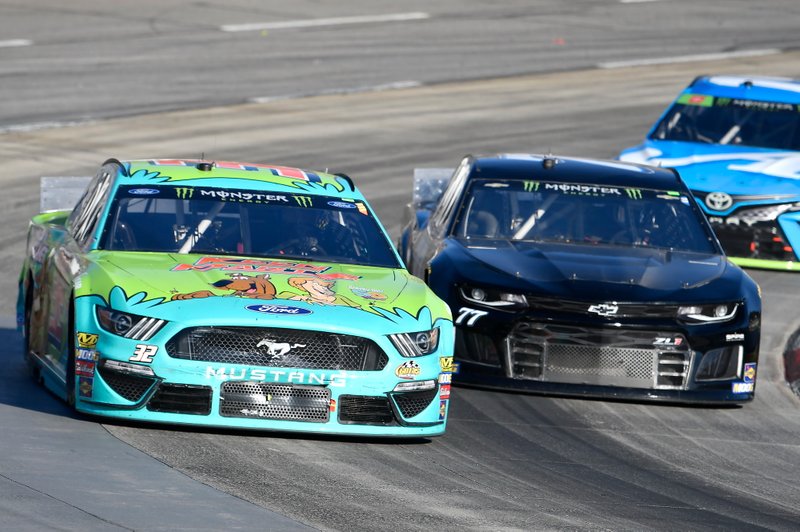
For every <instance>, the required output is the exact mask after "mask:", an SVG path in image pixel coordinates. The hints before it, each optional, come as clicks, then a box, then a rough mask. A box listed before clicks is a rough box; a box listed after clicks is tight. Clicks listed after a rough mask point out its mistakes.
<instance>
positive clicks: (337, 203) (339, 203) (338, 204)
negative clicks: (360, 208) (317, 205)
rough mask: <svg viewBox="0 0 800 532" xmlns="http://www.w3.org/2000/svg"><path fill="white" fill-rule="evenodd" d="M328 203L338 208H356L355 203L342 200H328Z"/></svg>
mask: <svg viewBox="0 0 800 532" xmlns="http://www.w3.org/2000/svg"><path fill="white" fill-rule="evenodd" d="M328 205H330V206H331V207H336V208H339V209H355V208H356V206H355V204H353V203H347V202H344V201H329V202H328Z"/></svg>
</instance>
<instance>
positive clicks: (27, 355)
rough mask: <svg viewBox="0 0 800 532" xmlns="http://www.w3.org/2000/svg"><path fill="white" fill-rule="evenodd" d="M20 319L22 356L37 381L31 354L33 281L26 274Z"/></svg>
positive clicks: (36, 366)
mask: <svg viewBox="0 0 800 532" xmlns="http://www.w3.org/2000/svg"><path fill="white" fill-rule="evenodd" d="M23 312H24V314H23V321H22V356H23V358H24V359H25V363H26V365H27V366H28V371H30V374H31V376H32V377H33V378H34V379H36V380H37V381H40V380H41V377H40V375H39V366H38V365H37V364H36V362H35V360H34V359H33V356H32V355H31V313H32V312H33V281H32V279H31V278H30V276H28V279H27V280H26V281H25V308H24V310H23Z"/></svg>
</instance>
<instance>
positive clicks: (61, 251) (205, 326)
mask: <svg viewBox="0 0 800 532" xmlns="http://www.w3.org/2000/svg"><path fill="white" fill-rule="evenodd" d="M86 185H87V184H86V183H85V182H84V190H85V191H84V192H83V195H82V196H81V198H80V200H79V201H78V202H77V204H75V203H73V204H72V205H75V207H74V208H69V209H66V210H53V211H48V212H43V213H42V214H39V215H37V216H35V217H34V218H33V220H32V222H31V225H30V229H29V233H28V245H27V249H28V253H29V254H28V256H27V257H26V259H25V262H24V265H23V268H22V275H21V277H20V285H19V288H20V290H19V300H18V318H19V325H20V328H21V330H22V331H23V333H24V340H25V350H24V353H25V357H26V359H27V361H28V363H29V364H30V366H31V368H32V370H33V372H34V374H36V375H37V376H38V377H39V378H40V379H41V380H42V381H43V382H44V384H45V386H47V387H48V388H49V389H50V390H52V391H53V392H54V393H56V394H57V395H59V396H61V397H62V398H63V399H65V400H66V401H67V402H68V403H69V404H71V405H73V406H74V407H75V408H76V409H77V410H78V411H80V412H85V413H88V414H94V415H99V416H109V417H115V418H126V419H133V420H140V421H155V422H162V423H180V424H191V425H203V426H216V427H237V428H248V429H270V430H281V431H302V432H322V433H328V434H356V435H371V436H409V437H420V436H436V435H440V434H442V433H443V432H444V430H445V423H446V418H447V409H448V402H449V397H450V385H449V383H448V381H449V376H450V373H451V371H452V370H451V368H452V362H453V359H452V356H453V323H452V320H451V318H450V311H449V309H448V308H447V306H446V305H445V303H444V302H443V301H441V300H440V299H439V298H437V297H436V296H435V295H434V294H433V292H431V290H429V289H428V288H427V287H426V286H425V285H424V283H423V282H422V281H421V280H419V279H417V278H415V277H412V276H411V275H409V273H408V272H407V271H406V270H405V269H404V268H403V266H402V264H401V262H400V259H399V257H398V256H397V252H396V251H395V250H394V248H393V247H392V245H391V242H390V240H389V238H388V236H387V234H386V232H385V231H384V229H383V227H381V224H380V223H379V221H378V220H377V218H375V216H374V215H373V213H372V211H371V210H370V208H369V206H368V204H367V202H366V201H365V199H364V197H363V196H362V195H361V193H360V192H359V191H358V189H357V188H356V187H355V186H354V185H353V182H352V181H351V180H350V179H349V178H348V177H347V176H344V175H330V174H325V173H322V172H310V171H304V170H299V169H296V168H287V167H283V166H272V165H263V164H242V163H225V162H216V163H211V162H204V161H183V160H157V161H127V162H121V161H117V160H113V159H112V160H109V161H106V163H104V164H103V165H102V167H101V168H100V170H99V171H98V173H97V174H96V176H95V177H94V178H93V179H91V181H90V182H88V186H86ZM45 192H46V191H45ZM50 192H52V191H50ZM45 196H46V195H43V197H45ZM50 196H52V194H50ZM62 196H64V190H63V183H62V184H59V188H58V194H56V198H60V197H62ZM46 207H47V206H46V205H45V209H43V210H47V209H46Z"/></svg>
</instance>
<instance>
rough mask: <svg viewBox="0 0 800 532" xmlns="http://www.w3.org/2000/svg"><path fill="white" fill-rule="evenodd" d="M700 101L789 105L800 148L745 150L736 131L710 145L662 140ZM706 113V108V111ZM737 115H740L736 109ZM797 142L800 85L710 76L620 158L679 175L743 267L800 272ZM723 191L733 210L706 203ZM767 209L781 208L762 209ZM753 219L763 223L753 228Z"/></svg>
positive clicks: (698, 81)
mask: <svg viewBox="0 0 800 532" xmlns="http://www.w3.org/2000/svg"><path fill="white" fill-rule="evenodd" d="M692 96H695V97H697V99H698V102H700V100H701V98H702V97H710V98H713V99H714V101H715V102H716V101H719V99H720V98H723V99H731V100H735V101H740V102H744V103H746V102H751V101H753V102H764V104H765V105H768V104H770V103H773V104H775V105H780V106H784V107H785V114H784V115H781V116H785V117H786V123H785V127H787V135H794V137H793V138H794V139H795V140H794V144H792V143H789V144H788V145H787V146H788V147H789V148H790V149H785V148H786V147H787V146H784V147H783V148H779V147H777V146H761V145H758V144H757V143H751V144H752V145H745V144H744V143H743V144H738V145H737V144H735V142H736V141H735V138H736V136H735V135H733V134H731V135H730V136H729V138H728V139H726V138H725V137H724V136H723V137H722V138H720V139H716V140H717V141H716V142H715V141H714V139H712V142H710V143H709V142H706V141H700V140H695V141H688V140H668V139H665V138H660V137H661V135H660V133H659V131H661V129H660V127H662V126H663V124H664V123H665V122H666V121H667V118H668V117H674V116H675V114H674V112H675V111H676V110H678V109H679V108H680V106H681V105H682V104H686V102H687V99H689V98H691V97H692ZM709 101H710V100H709ZM784 107H781V109H784ZM701 108H702V105H700V107H698V109H701ZM729 112H730V113H734V112H735V110H734V109H733V108H731V109H729ZM790 120H793V121H794V124H795V125H794V126H792V123H791V122H789V121H790ZM747 126H748V123H747V121H746V120H745V121H743V122H742V124H741V127H742V128H745V127H747ZM792 132H793V133H792ZM797 139H800V81H798V80H791V79H782V78H769V77H758V76H754V77H744V76H702V77H699V78H697V79H696V80H694V81H693V82H692V83H691V84H690V85H689V86H688V87H687V88H686V89H684V90H683V91H682V92H681V94H680V95H678V98H677V99H676V100H675V102H673V104H672V105H671V106H670V107H668V108H667V109H666V110H665V111H664V113H663V114H662V116H661V117H660V118H659V119H658V120H657V121H656V122H655V124H654V126H653V128H652V129H651V130H650V132H649V133H648V134H647V137H646V138H645V140H644V141H643V142H642V143H641V144H638V145H636V146H633V147H631V148H627V149H625V150H623V151H622V152H621V153H620V155H619V158H620V160H623V161H630V162H637V163H645V164H651V165H655V166H662V167H670V168H675V169H676V170H678V171H679V172H680V175H681V177H682V178H683V180H684V181H685V182H686V184H687V185H688V186H689V188H690V189H691V190H692V192H693V193H694V195H695V197H696V198H697V200H698V204H699V205H700V206H701V208H702V209H703V211H704V212H705V214H706V215H707V216H708V217H709V219H710V221H711V222H712V225H713V226H714V229H715V231H716V232H717V234H718V236H719V238H720V240H721V242H722V244H723V247H725V250H726V252H727V254H728V255H729V256H730V257H732V259H733V260H734V261H735V262H737V263H739V264H742V265H746V266H752V267H764V268H772V269H784V270H794V271H800V226H799V225H798V224H800V142H799V141H798V140H797ZM744 142H749V141H747V139H745V140H744ZM720 192H721V193H725V194H727V195H729V196H730V197H731V199H732V203H731V204H730V205H729V206H728V205H725V204H724V203H723V204H714V203H713V202H710V201H709V202H707V201H705V198H706V197H707V196H708V195H709V194H712V193H720ZM715 206H716V208H715ZM764 207H771V208H772V209H773V210H772V211H771V212H768V211H760V210H759V209H761V208H764ZM743 220H748V221H743ZM753 220H758V221H759V223H758V224H753V223H752V221H753Z"/></svg>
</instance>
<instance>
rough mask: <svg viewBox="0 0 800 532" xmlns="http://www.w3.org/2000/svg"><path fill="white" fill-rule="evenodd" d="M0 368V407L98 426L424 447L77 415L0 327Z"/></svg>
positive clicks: (16, 336)
mask: <svg viewBox="0 0 800 532" xmlns="http://www.w3.org/2000/svg"><path fill="white" fill-rule="evenodd" d="M0 345H2V346H4V348H3V349H2V351H0V366H1V367H3V368H4V369H5V371H3V372H2V373H0V404H6V405H9V406H14V407H17V408H24V409H27V410H35V411H37V412H44V413H47V414H53V415H57V416H63V417H66V418H72V419H81V420H85V421H92V422H95V423H99V424H102V425H116V426H120V427H130V428H135V429H142V430H163V431H170V432H187V433H203V434H223V435H231V436H266V437H270V438H280V439H291V440H300V439H302V440H312V441H338V442H352V443H380V444H395V445H398V444H402V445H408V444H424V443H430V441H431V439H429V438H397V437H394V438H376V437H357V436H336V435H330V434H303V433H294V432H292V433H289V432H273V431H263V430H243V429H224V428H213V427H192V426H185V425H166V424H159V423H146V422H136V421H129V420H124V419H108V418H103V417H99V416H91V415H86V414H81V413H79V412H76V411H75V410H73V409H71V408H69V407H68V406H67V404H66V403H65V402H64V401H62V400H61V399H60V398H58V397H56V396H55V395H53V394H52V393H51V392H50V391H49V390H47V388H45V387H44V386H42V385H40V384H38V383H37V382H36V380H35V379H34V378H33V376H32V375H31V372H30V370H29V369H28V365H27V363H26V362H25V359H24V358H23V356H22V334H21V333H20V332H18V331H17V330H16V329H10V328H7V327H6V328H0Z"/></svg>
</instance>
